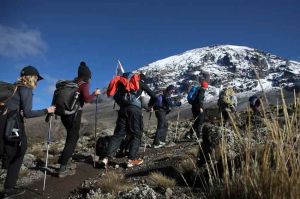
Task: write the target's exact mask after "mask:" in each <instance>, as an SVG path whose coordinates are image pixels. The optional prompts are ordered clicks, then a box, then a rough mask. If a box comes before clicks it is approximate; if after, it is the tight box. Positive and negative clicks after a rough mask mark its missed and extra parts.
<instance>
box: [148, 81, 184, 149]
mask: <svg viewBox="0 0 300 199" xmlns="http://www.w3.org/2000/svg"><path fill="white" fill-rule="evenodd" d="M175 89H176V87H175V86H173V85H170V86H168V87H167V88H166V89H165V90H164V92H163V94H161V95H159V96H158V98H157V100H156V101H154V100H150V101H149V108H153V110H154V111H155V116H156V118H157V129H156V133H155V138H154V142H153V147H154V148H156V149H157V148H161V147H163V146H164V145H165V144H166V137H167V132H168V121H167V118H166V117H167V115H168V114H169V113H170V111H171V108H172V107H175V106H180V105H181V103H180V102H175V101H174V100H173V98H172V97H171V95H172V94H173V93H174V91H175Z"/></svg>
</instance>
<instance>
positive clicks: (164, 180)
mask: <svg viewBox="0 0 300 199" xmlns="http://www.w3.org/2000/svg"><path fill="white" fill-rule="evenodd" d="M148 177H149V179H150V180H151V181H152V182H153V183H154V184H155V186H157V187H161V188H165V189H167V188H173V187H174V186H175V185H176V180H175V179H172V178H169V177H168V176H165V175H163V174H162V173H160V172H152V173H150V175H149V176H148Z"/></svg>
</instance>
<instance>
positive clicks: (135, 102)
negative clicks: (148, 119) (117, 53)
mask: <svg viewBox="0 0 300 199" xmlns="http://www.w3.org/2000/svg"><path fill="white" fill-rule="evenodd" d="M117 78H118V80H117V82H115V86H112V87H117V91H116V93H114V92H112V93H110V91H111V84H112V81H111V83H110V86H109V88H108V92H107V94H108V96H111V95H113V96H114V100H115V101H116V103H117V104H118V105H119V106H120V110H119V111H118V119H117V122H116V127H115V131H114V135H113V136H112V138H111V140H110V143H109V146H108V150H107V153H106V157H105V158H104V159H103V160H102V163H103V164H104V166H105V167H107V165H108V161H109V159H111V158H113V156H115V153H116V152H117V150H118V149H119V148H120V145H121V143H122V140H123V139H124V137H125V136H126V134H127V133H128V134H129V135H130V139H131V140H130V143H129V154H128V162H127V167H133V166H137V165H140V164H142V163H143V160H142V159H140V158H139V157H138V150H139V148H140V145H141V139H142V132H143V116H142V103H141V94H142V92H143V91H145V92H146V93H147V94H148V95H149V96H150V97H151V98H156V95H155V94H154V93H153V92H152V91H151V89H150V88H149V87H148V86H147V84H146V83H145V75H143V74H132V73H124V74H123V76H122V77H120V76H118V77H117ZM117 78H114V80H115V79H117ZM114 80H113V81H114ZM113 90H115V89H113Z"/></svg>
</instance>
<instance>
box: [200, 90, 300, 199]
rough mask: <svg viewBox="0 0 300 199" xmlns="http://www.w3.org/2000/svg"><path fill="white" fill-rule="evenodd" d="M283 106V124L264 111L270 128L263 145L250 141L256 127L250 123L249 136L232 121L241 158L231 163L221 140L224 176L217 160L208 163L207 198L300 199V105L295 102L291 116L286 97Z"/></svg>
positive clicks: (264, 108) (265, 122)
mask: <svg viewBox="0 0 300 199" xmlns="http://www.w3.org/2000/svg"><path fill="white" fill-rule="evenodd" d="M281 93H282V92H281ZM282 102H283V112H284V122H282V121H281V122H279V119H278V118H276V117H275V116H274V114H272V113H269V114H268V115H267V114H266V113H267V109H268V106H267V107H263V115H264V125H265V126H266V128H267V136H266V139H265V142H263V143H255V142H253V140H252V141H251V138H253V137H255V130H253V129H254V128H253V126H251V125H253V124H251V123H250V122H249V124H248V126H247V127H246V129H247V130H246V132H240V130H239V129H238V128H237V127H236V124H235V121H233V119H232V118H231V123H232V125H233V129H234V134H235V136H234V137H235V140H236V142H237V144H238V146H239V147H238V148H239V154H240V156H239V158H238V160H231V159H230V158H229V155H228V153H227V151H228V150H227V148H228V145H227V144H226V142H225V141H224V140H223V139H222V140H221V143H220V152H221V165H222V167H223V169H222V170H223V173H222V175H220V174H219V173H218V171H217V170H216V166H215V164H214V163H213V162H214V160H212V159H210V160H208V161H207V162H206V165H205V167H206V168H207V170H208V174H209V180H208V183H207V185H206V187H205V188H206V193H207V198H228V199H229V198H230V199H238V198H246V199H247V198H251V199H260V198H262V199H279V198H287V199H294V198H300V189H299V187H300V134H299V130H300V122H299V118H300V108H299V106H300V104H297V101H296V99H295V105H296V106H295V105H294V112H293V113H292V114H291V115H290V114H289V112H288V109H287V105H286V104H285V101H284V96H283V94H282ZM249 115H250V114H249ZM241 135H243V136H241ZM222 137H224V136H222Z"/></svg>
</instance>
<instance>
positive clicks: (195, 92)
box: [187, 86, 200, 105]
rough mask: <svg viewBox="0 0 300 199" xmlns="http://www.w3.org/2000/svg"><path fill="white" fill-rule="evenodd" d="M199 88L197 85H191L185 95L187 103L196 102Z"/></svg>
mask: <svg viewBox="0 0 300 199" xmlns="http://www.w3.org/2000/svg"><path fill="white" fill-rule="evenodd" d="M199 91H200V88H199V86H193V87H192V88H191V89H190V91H189V92H188V95H187V101H188V103H189V104H192V105H193V104H196V103H197V97H198V94H199Z"/></svg>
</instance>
